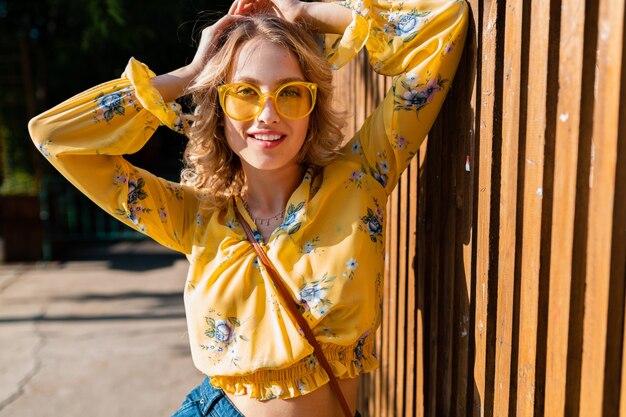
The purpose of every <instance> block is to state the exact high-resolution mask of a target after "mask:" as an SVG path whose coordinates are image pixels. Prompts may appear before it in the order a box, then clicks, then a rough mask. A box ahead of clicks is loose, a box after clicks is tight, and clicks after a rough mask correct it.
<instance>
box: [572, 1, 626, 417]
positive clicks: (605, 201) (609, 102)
mask: <svg viewBox="0 0 626 417" xmlns="http://www.w3.org/2000/svg"><path fill="white" fill-rule="evenodd" d="M623 30H624V2H623V1H622V0H600V4H599V19H598V45H597V63H596V85H595V92H596V95H595V98H596V102H595V107H594V124H593V138H592V144H591V146H592V150H591V155H592V159H591V173H590V179H589V186H590V190H589V216H588V223H587V227H588V240H587V269H586V271H587V274H586V282H585V316H584V323H583V359H582V369H581V375H582V380H581V395H580V415H581V416H585V417H594V416H601V415H602V402H603V395H604V393H603V388H604V375H603V373H604V367H605V349H606V335H607V311H608V294H609V283H610V264H611V259H610V256H611V235H612V224H611V219H612V218H613V213H612V211H613V202H614V193H615V190H614V188H613V187H614V184H615V168H616V167H615V164H616V159H617V158H616V157H617V140H618V131H617V129H618V122H619V115H620V113H619V112H620V108H619V94H620V82H621V68H620V66H621V63H622V47H623V45H622V39H623Z"/></svg>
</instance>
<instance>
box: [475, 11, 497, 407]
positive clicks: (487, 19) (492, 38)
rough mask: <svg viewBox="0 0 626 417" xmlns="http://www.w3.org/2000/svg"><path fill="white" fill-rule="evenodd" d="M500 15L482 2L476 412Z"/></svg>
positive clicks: (482, 377)
mask: <svg viewBox="0 0 626 417" xmlns="http://www.w3.org/2000/svg"><path fill="white" fill-rule="evenodd" d="M497 15H498V0H487V1H484V2H483V10H482V12H481V21H480V27H479V30H480V33H481V34H480V36H479V42H480V43H481V47H479V53H478V55H479V59H480V63H479V71H480V75H479V76H480V80H481V83H480V116H479V125H478V126H477V132H478V134H479V135H480V138H481V140H480V142H479V144H480V145H479V146H480V148H479V151H480V154H479V158H478V159H479V167H478V169H479V173H478V218H477V225H476V229H477V234H476V240H477V245H476V288H475V294H476V297H475V301H474V308H475V319H474V323H475V324H474V327H475V328H474V338H475V349H474V352H475V359H474V383H475V385H476V387H475V390H474V398H473V416H474V417H484V416H485V405H486V402H485V398H486V396H487V375H486V365H487V319H488V315H487V312H488V304H489V266H490V241H489V240H490V235H489V230H490V228H491V175H492V172H491V171H492V167H491V162H492V151H493V139H494V108H495V88H496V80H495V70H496V65H495V64H494V63H495V61H496V55H497V52H496V49H497V38H496V37H497V31H496V19H497Z"/></svg>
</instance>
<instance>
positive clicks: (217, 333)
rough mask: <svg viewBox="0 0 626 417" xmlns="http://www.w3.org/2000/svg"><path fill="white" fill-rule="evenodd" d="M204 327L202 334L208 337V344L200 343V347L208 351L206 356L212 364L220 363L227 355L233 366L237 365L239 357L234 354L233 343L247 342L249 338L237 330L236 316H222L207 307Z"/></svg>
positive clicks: (237, 320)
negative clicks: (207, 312) (207, 311)
mask: <svg viewBox="0 0 626 417" xmlns="http://www.w3.org/2000/svg"><path fill="white" fill-rule="evenodd" d="M204 320H205V322H206V325H207V327H206V329H205V331H204V335H205V336H206V337H207V338H208V339H209V343H208V344H201V345H200V348H202V349H203V350H204V351H208V358H209V359H210V360H211V361H212V362H213V364H217V363H220V362H221V361H222V359H223V358H224V357H228V358H229V359H230V361H231V363H232V364H233V365H234V366H238V363H237V362H238V360H239V359H240V358H239V357H237V356H235V355H236V353H237V350H236V349H235V345H236V344H237V343H238V342H240V341H244V342H248V341H250V339H249V338H248V337H246V336H244V335H242V334H239V331H238V330H237V328H238V327H241V322H240V321H239V319H238V318H237V317H234V316H231V317H228V318H226V319H224V318H222V315H221V314H220V313H217V312H215V310H213V309H209V315H208V316H205V318H204Z"/></svg>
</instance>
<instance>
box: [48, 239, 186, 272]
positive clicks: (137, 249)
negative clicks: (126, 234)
mask: <svg viewBox="0 0 626 417" xmlns="http://www.w3.org/2000/svg"><path fill="white" fill-rule="evenodd" d="M181 259H185V256H184V255H183V254H181V253H179V252H175V251H173V250H171V249H168V248H166V247H164V246H161V245H159V244H158V243H156V242H154V241H152V240H145V241H126V242H113V243H85V244H81V245H71V246H65V247H64V248H62V250H60V251H58V253H57V254H55V260H57V261H59V262H61V263H65V262H73V261H106V262H107V263H108V268H109V269H117V270H123V271H131V272H144V271H150V270H153V269H160V268H167V267H170V266H172V265H173V264H174V262H176V261H178V260H181Z"/></svg>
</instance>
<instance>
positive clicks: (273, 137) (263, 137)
mask: <svg viewBox="0 0 626 417" xmlns="http://www.w3.org/2000/svg"><path fill="white" fill-rule="evenodd" d="M254 138H255V139H257V140H265V141H270V142H272V141H275V140H278V139H280V138H282V136H281V135H254Z"/></svg>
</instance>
